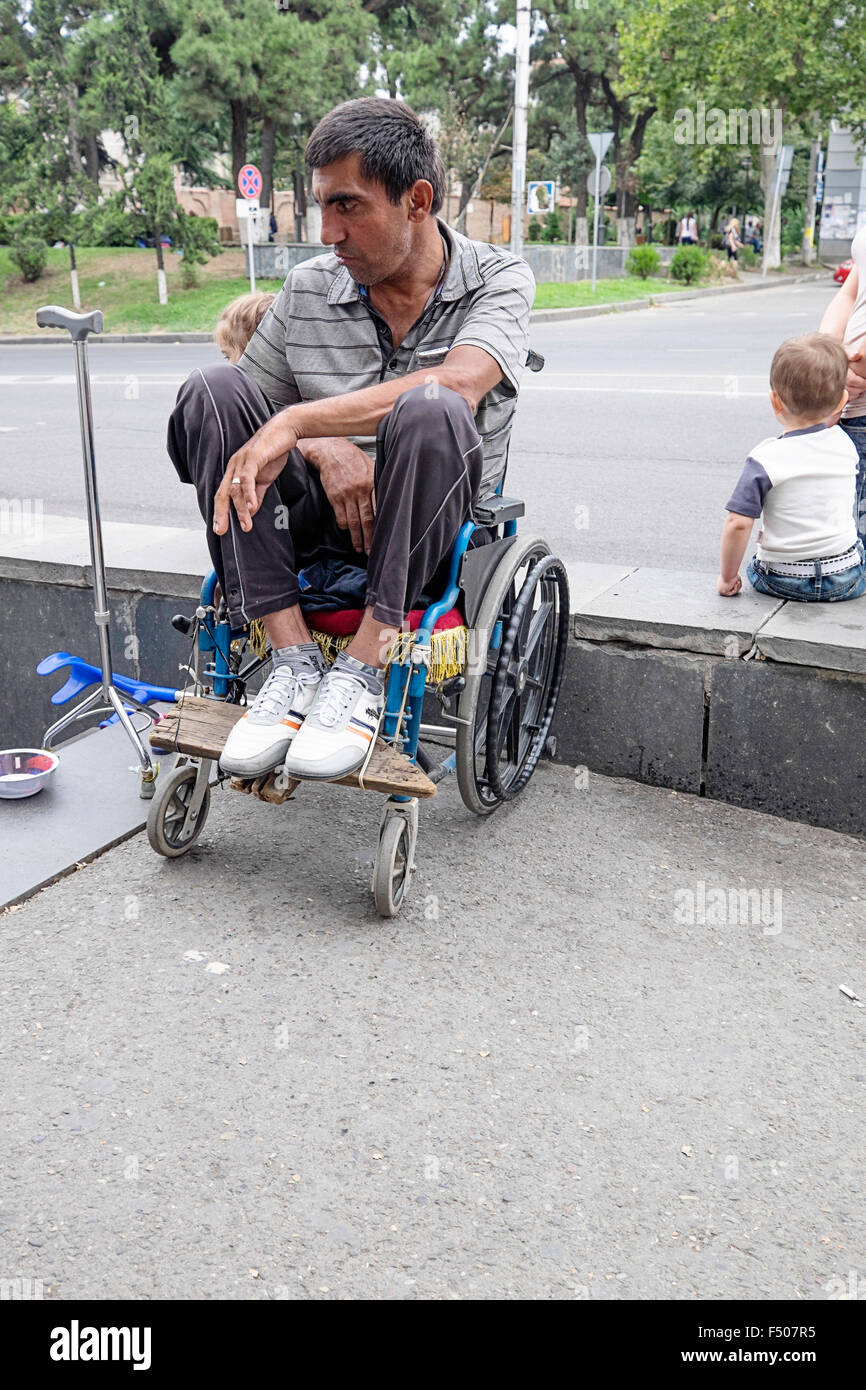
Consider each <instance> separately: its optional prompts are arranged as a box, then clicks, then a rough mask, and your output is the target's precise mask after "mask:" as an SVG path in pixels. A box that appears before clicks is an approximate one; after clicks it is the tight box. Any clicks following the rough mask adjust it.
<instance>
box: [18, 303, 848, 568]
mask: <svg viewBox="0 0 866 1390" xmlns="http://www.w3.org/2000/svg"><path fill="white" fill-rule="evenodd" d="M833 292H834V291H833V287H832V285H830V284H829V283H827V284H824V283H817V284H804V285H798V286H790V287H787V288H778V289H768V290H765V291H764V290H762V291H756V292H753V293H750V294H735V295H731V296H728V297H720V298H715V297H712V298H702V299H695V300H688V301H685V302H683V303H678V304H671V303H668V304H666V305H664V306H663V307H659V308H655V309H650V310H643V311H639V312H636V313H629V314H615V315H608V316H604V317H599V318H591V319H578V320H568V321H565V322H562V323H556V324H551V323H539V324H537V325H536V326H535V328H534V329H533V332H532V342H533V345H534V346H535V347H536V348H537V349H538V350H540V351H541V352H543V353H544V354H545V356H546V358H547V365H546V368H545V370H544V372H543V373H541V374H539V375H537V376H534V375H532V374H527V376H526V378H525V389H524V391H523V392H522V394H521V401H520V406H519V410H518V416H517V420H516V423H515V427H514V431H513V434H512V444H511V458H510V463H509V475H508V483H507V488H508V491H510V492H512V493H514V494H516V495H521V496H524V497H525V498H526V499H527V502H528V516H527V521H526V522H525V523H524V524H525V526H526V527H527V528H529V527H531V528H532V530H533V531H537V532H538V533H539V534H541V535H543V536H545V538H546V539H547V540H548V541H549V542H550V543H551V545H552V547H553V549H554V550H556V551H558V552H559V553H560V554H561V555H562V556H563V558H565V559H569V560H572V559H575V560H580V559H584V560H593V561H610V562H611V563H620V562H631V563H634V564H641V565H659V566H662V567H666V568H674V569H676V568H683V569H693V570H713V569H714V568H715V566H716V557H717V550H718V538H719V530H720V527H721V523H722V521H723V519H724V511H723V509H724V504H725V502H726V501H727V499H728V497H729V496H730V492H731V489H732V488H733V485H734V482H735V481H736V478H737V476H738V474H739V470H740V466H741V464H742V462H743V460H744V459H745V457H746V455H747V453H748V451H749V448H750V447H751V446H752V445H753V444H755V443H756V442H757V441H758V440H760V439H762V438H764V437H765V436H766V435H768V434H772V433H774V432H775V428H776V426H775V421H774V419H773V416H772V414H771V412H770V409H769V405H768V404H767V384H766V383H767V373H768V371H769V364H770V360H771V358H772V354H773V351H774V350H775V348H776V347H777V346H778V344H779V343H780V342H781V341H782V340H783V339H784V338H787V337H792V336H794V335H795V334H798V333H803V332H806V331H808V330H810V329H812V328H815V327H817V325H818V322H819V320H820V317H821V314H822V312H823V310H824V307H825V305H826V304H827V302H828V300H829V298H830V297H831V295H832V293H833ZM90 354H91V362H92V368H93V372H94V390H93V397H94V412H95V419H96V429H97V463H98V468H99V477H100V492H101V500H102V510H103V515H104V516H105V517H106V518H110V519H112V520H116V521H141V522H147V523H151V524H157V525H160V524H161V525H174V526H178V525H181V526H183V525H190V526H195V525H199V524H201V519H200V516H199V512H198V509H197V507H196V503H195V498H194V496H193V492H192V489H191V488H189V487H184V486H182V485H181V484H180V483H179V482H178V480H177V478H176V476H175V473H174V470H173V469H172V467H171V464H170V463H169V461H168V458H167V456H166V454H165V452H164V438H165V426H166V421H167V418H168V414H169V412H170V410H171V406H172V403H173V401H174V397H175V394H176V391H177V387H178V386H179V384H180V383H181V381H183V379H184V377H185V376H186V375H187V374H188V372H189V371H191V370H192V368H193V367H194V366H196V365H199V364H201V363H204V362H207V361H213V360H217V357H218V354H217V350H216V348H211V347H210V346H208V345H190V346H184V345H177V346H161V347H150V346H147V345H138V344H117V345H111V344H104V345H102V346H100V345H99V344H97V343H94V344H93V345H92V347H91V350H90ZM0 449H2V462H0V496H3V497H21V498H24V497H32V498H42V499H43V509H44V511H45V512H50V513H56V514H59V515H65V516H83V515H84V497H83V482H82V477H81V457H80V443H79V437H78V422H77V412H76V405H75V394H74V388H73V385H72V350H71V347H70V346H69V345H68V343H60V342H58V344H57V346H53V345H52V346H51V347H45V346H42V345H40V346H23V347H13V346H6V347H3V346H0Z"/></svg>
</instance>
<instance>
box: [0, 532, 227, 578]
mask: <svg viewBox="0 0 866 1390" xmlns="http://www.w3.org/2000/svg"><path fill="white" fill-rule="evenodd" d="M28 521H29V522H30V524H29V525H28V527H26V528H23V527H22V528H21V529H27V530H30V531H32V532H33V533H34V534H32V535H26V534H25V535H21V536H10V535H3V534H2V533H0V579H20V580H25V581H28V582H37V583H45V584H64V585H68V586H70V587H72V588H77V589H81V588H88V587H90V586H91V585H92V583H93V577H92V571H91V565H90V539H89V536H88V531H87V522H86V521H85V520H84V518H83V517H69V516H50V515H43V516H39V517H34V518H28ZM102 542H103V553H104V555H105V573H106V581H107V584H108V587H109V588H110V589H116V590H121V591H124V592H134V593H159V594H170V595H174V596H176V597H178V598H194V597H197V596H198V593H199V591H200V589H201V581H202V579H203V578H204V576H205V575H206V574H207V573H208V572H209V571H210V570H211V569H212V568H213V566H212V564H211V559H210V554H209V552H208V548H207V541H206V539H205V533H204V526H202V527H201V528H200V529H199V530H187V529H185V528H182V527H179V526H142V525H138V524H135V523H131V522H124V521H103V523H102Z"/></svg>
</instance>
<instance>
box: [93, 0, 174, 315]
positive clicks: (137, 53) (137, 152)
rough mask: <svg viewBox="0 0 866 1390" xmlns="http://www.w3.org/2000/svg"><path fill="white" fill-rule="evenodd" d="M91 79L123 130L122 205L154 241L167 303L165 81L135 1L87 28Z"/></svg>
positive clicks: (169, 159) (170, 200)
mask: <svg viewBox="0 0 866 1390" xmlns="http://www.w3.org/2000/svg"><path fill="white" fill-rule="evenodd" d="M91 36H92V39H93V42H94V51H95V55H96V77H95V80H94V83H93V86H92V88H91V93H90V95H91V99H92V101H93V103H94V105H95V106H96V107H97V109H98V110H100V111H101V112H102V115H103V118H104V119H105V121H106V122H107V123H109V124H111V126H112V127H113V128H114V129H116V130H119V131H121V132H122V135H123V143H124V146H125V149H126V155H127V163H126V165H125V166H123V167H122V168H121V170H120V171H119V172H120V174H121V178H122V181H123V189H124V195H125V200H126V203H127V205H128V206H129V207H130V208H131V210H132V211H133V212H134V213H135V215H136V218H137V219H138V221H139V223H140V225H141V226H142V228H143V229H144V230H145V231H146V233H147V234H148V235H150V236H152V237H153V241H154V249H155V252H156V267H157V276H156V278H157V294H158V297H159V302H160V304H167V303H168V288H167V285H166V278H165V260H164V256H163V248H162V236H163V234H165V233H168V231H169V227H168V224H169V223H171V222H172V221H173V220H174V219H175V217H176V215H177V199H176V197H175V192H174V173H173V167H172V166H173V152H172V150H171V148H170V145H169V143H168V141H169V137H170V126H169V123H168V121H167V111H168V103H167V100H166V90H165V82H164V79H163V77H162V75H161V73H160V70H159V69H160V64H159V58H158V55H157V51H156V49H155V48H154V45H153V43H152V41H151V36H150V32H149V30H148V24H147V21H146V18H145V15H144V13H143V11H142V8H141V6H140V5H139V4H138V0H113V5H112V10H111V12H110V13H109V14H107V15H105V16H99V17H98V20H97V22H96V23H95V25H93V26H92V28H91Z"/></svg>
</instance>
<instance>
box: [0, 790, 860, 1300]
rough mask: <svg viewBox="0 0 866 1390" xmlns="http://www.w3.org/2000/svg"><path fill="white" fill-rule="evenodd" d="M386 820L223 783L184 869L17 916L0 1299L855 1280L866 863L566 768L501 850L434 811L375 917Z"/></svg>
mask: <svg viewBox="0 0 866 1390" xmlns="http://www.w3.org/2000/svg"><path fill="white" fill-rule="evenodd" d="M379 805H380V803H379V799H378V798H376V797H367V798H365V797H362V796H358V795H355V794H354V793H348V794H347V793H346V792H345V791H344V790H343V789H339V788H333V787H328V786H325V787H319V788H306V789H304V792H303V795H301V796H299V797H298V799H297V800H296V801H295V802H293V803H290V804H289V805H287V806H284V807H270V806H266V805H263V804H259V803H251V802H250V801H249V800H248V799H247V798H243V797H240V796H237V795H235V794H233V793H230V792H228V791H221V792H218V793H215V794H214V800H213V805H212V809H211V814H210V819H209V821H208V823H207V826H206V827H205V830H204V832H203V836H202V841H201V843H200V845H199V846H198V847H196V849H195V850H194V851H193V852H192V853H191V855H190V856H188V857H187V858H186V859H184V860H181V861H177V862H169V861H165V860H161V859H159V858H157V857H156V856H155V855H154V854H152V852H151V851H150V849H149V847H148V845H147V842H146V839H145V838H144V836H143V835H138V836H136V837H135V838H133V839H132V840H129V841H127V842H125V843H124V844H122V845H120V846H117V847H116V848H114V849H113V850H111V851H110V852H109V853H108V854H106V855H105V856H104V857H103V858H101V859H99V860H97V861H96V862H94V863H93V864H90V865H88V866H86V867H85V868H83V869H81V870H80V871H78V872H77V873H74V874H73V875H72V876H71V877H69V878H66V879H64V880H62V881H61V882H59V883H57V884H55V885H53V886H52V887H50V888H48V889H46V890H44V891H42V892H41V893H39V894H37V895H36V896H35V897H34V898H32V899H31V900H30V901H28V902H26V903H24V904H22V905H21V906H20V907H18V908H17V909H13V910H12V911H10V912H7V913H6V914H5V915H3V916H2V928H3V936H4V948H5V970H4V981H3V986H2V988H3V1008H2V1020H3V1022H2V1028H3V1034H4V1036H3V1040H2V1046H3V1055H4V1059H5V1066H4V1071H3V1076H4V1082H3V1084H4V1089H5V1092H6V1095H5V1097H4V1110H5V1113H6V1115H7V1117H8V1118H7V1123H6V1125H5V1126H4V1133H3V1137H2V1139H0V1153H2V1158H0V1162H2V1169H3V1173H4V1179H5V1180H4V1190H3V1194H2V1207H0V1228H2V1241H3V1257H2V1264H0V1275H2V1276H3V1277H4V1278H15V1277H23V1278H32V1279H37V1280H41V1281H43V1283H44V1285H45V1295H46V1297H49V1298H56V1299H64V1298H87V1297H95V1298H101V1299H114V1298H125V1297H132V1298H174V1299H178V1298H180V1299H183V1298H195V1297H206V1298H222V1299H226V1298H228V1299H234V1298H244V1299H247V1298H252V1299H254V1298H271V1299H273V1298H292V1299H294V1298H331V1299H333V1298H337V1299H341V1298H363V1299H369V1298H374V1299H375V1298H386V1297H387V1298H410V1299H412V1298H437V1299H438V1298H446V1299H451V1298H468V1297H481V1298H492V1297H501V1298H518V1297H530V1298H556V1299H560V1298H562V1299H574V1298H600V1299H626V1298H650V1299H652V1298H677V1299H695V1298H698V1299H705V1298H716V1297H721V1298H734V1297H756V1298H783V1299H806V1300H810V1299H823V1298H826V1297H827V1295H828V1292H832V1291H833V1290H834V1289H838V1288H839V1287H841V1284H840V1285H834V1284H832V1282H831V1281H833V1280H834V1279H838V1280H840V1281H843V1282H844V1285H845V1287H846V1288H847V1287H848V1280H849V1273H850V1271H851V1270H854V1271H859V1274H858V1277H859V1278H860V1279H861V1280H862V1279H863V1278H864V1267H863V1250H864V1235H866V1217H864V1200H863V1198H864V1191H863V1189H864V1178H863V1165H862V1154H863V1139H864V1133H863V1131H864V1104H863V1098H864V1088H866V1061H864V1030H866V1010H863V1009H861V1008H859V1007H857V1005H856V1004H855V1003H853V1002H852V1001H850V1000H849V999H848V998H846V997H845V995H843V994H842V993H840V990H839V985H840V984H845V985H846V986H848V987H849V988H851V989H853V990H854V991H855V992H856V993H858V994H861V995H863V996H864V998H866V977H864V975H863V964H862V961H863V957H862V950H861V941H862V915H863V914H862V904H863V898H864V896H866V893H864V888H863V883H864V872H863V870H864V854H866V847H864V843H863V842H862V841H858V840H852V839H848V838H845V837H843V836H841V835H837V834H834V833H832V832H826V831H818V830H814V829H812V828H810V827H808V826H804V825H799V824H792V823H787V822H784V821H780V820H776V819H773V818H772V817H769V816H763V815H760V814H756V813H751V812H745V811H739V810H736V809H734V808H731V807H728V806H724V805H721V804H719V803H714V802H710V801H698V800H695V799H694V798H690V797H686V796H680V795H676V794H674V793H671V792H666V791H661V790H658V789H655V788H650V787H645V786H640V785H637V784H634V783H629V782H616V781H609V780H607V779H604V778H601V777H596V776H592V775H590V776H589V779H588V783H586V782H585V778H584V775H583V774H582V773H581V772H578V773H577V774H575V773H574V772H573V771H572V770H570V769H567V768H562V767H557V766H551V765H549V764H546V765H543V766H542V768H541V769H540V770H539V772H538V773H537V774H536V776H535V778H534V779H533V782H532V784H531V786H530V788H529V789H528V791H527V792H526V793H525V795H524V796H523V797H522V798H520V799H519V800H518V802H516V803H515V805H514V806H513V807H510V808H507V809H505V810H504V811H501V812H499V813H497V815H495V816H494V817H493V818H492V819H491V820H488V821H485V822H479V821H477V820H475V819H474V818H473V817H471V816H470V815H469V813H468V812H466V811H465V810H464V809H463V807H462V805H461V803H460V802H459V799H458V797H457V792H456V787H455V786H453V785H451V784H448V785H446V786H445V787H444V788H443V789H442V791H441V795H440V797H439V798H437V800H436V801H435V802H434V803H432V804H431V805H429V806H426V807H424V808H423V809H422V831H421V840H420V856H419V860H420V868H419V873H418V876H417V881H416V884H415V887H414V890H413V895H412V897H411V899H410V901H409V903H408V905H407V910H406V912H405V914H404V916H403V917H402V918H400V919H398V920H397V921H396V922H382V921H381V920H379V919H378V918H377V917H376V916H375V915H374V912H373V909H372V905H371V901H370V897H369V891H368V882H367V881H368V878H369V873H370V866H371V852H372V846H373V843H374V840H375V833H376V823H377V818H378V811H379ZM719 889H722V890H724V891H723V893H722V894H719V893H718V892H717V891H716V892H714V891H713V890H719ZM741 890H745V891H746V892H748V891H751V892H752V895H753V896H752V898H751V900H749V899H748V898H747V897H745V896H744V897H742V898H741V897H740V892H741ZM755 895H757V896H755ZM761 895H763V896H761ZM753 915H754V917H755V920H753ZM828 1286H829V1287H828Z"/></svg>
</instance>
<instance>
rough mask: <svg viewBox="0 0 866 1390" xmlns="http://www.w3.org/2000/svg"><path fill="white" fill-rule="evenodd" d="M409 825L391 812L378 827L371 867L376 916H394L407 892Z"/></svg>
mask: <svg viewBox="0 0 866 1390" xmlns="http://www.w3.org/2000/svg"><path fill="white" fill-rule="evenodd" d="M409 834H410V831H409V826H408V825H407V823H406V821H405V820H404V819H403V817H402V816H392V817H391V819H390V820H389V821H388V823H387V824H386V826H385V828H384V830H383V831H382V835H381V838H380V840H379V844H378V847H377V849H376V864H375V868H374V870H373V898H374V900H375V903H376V911H377V912H378V914H379V916H380V917H396V916H397V913H398V912H399V911H400V908H401V907H402V906H403V904H404V902H405V901H406V898H407V896H408V893H409V884H410V880H411V872H410V869H409V853H410V848H411V847H410V844H409Z"/></svg>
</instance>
